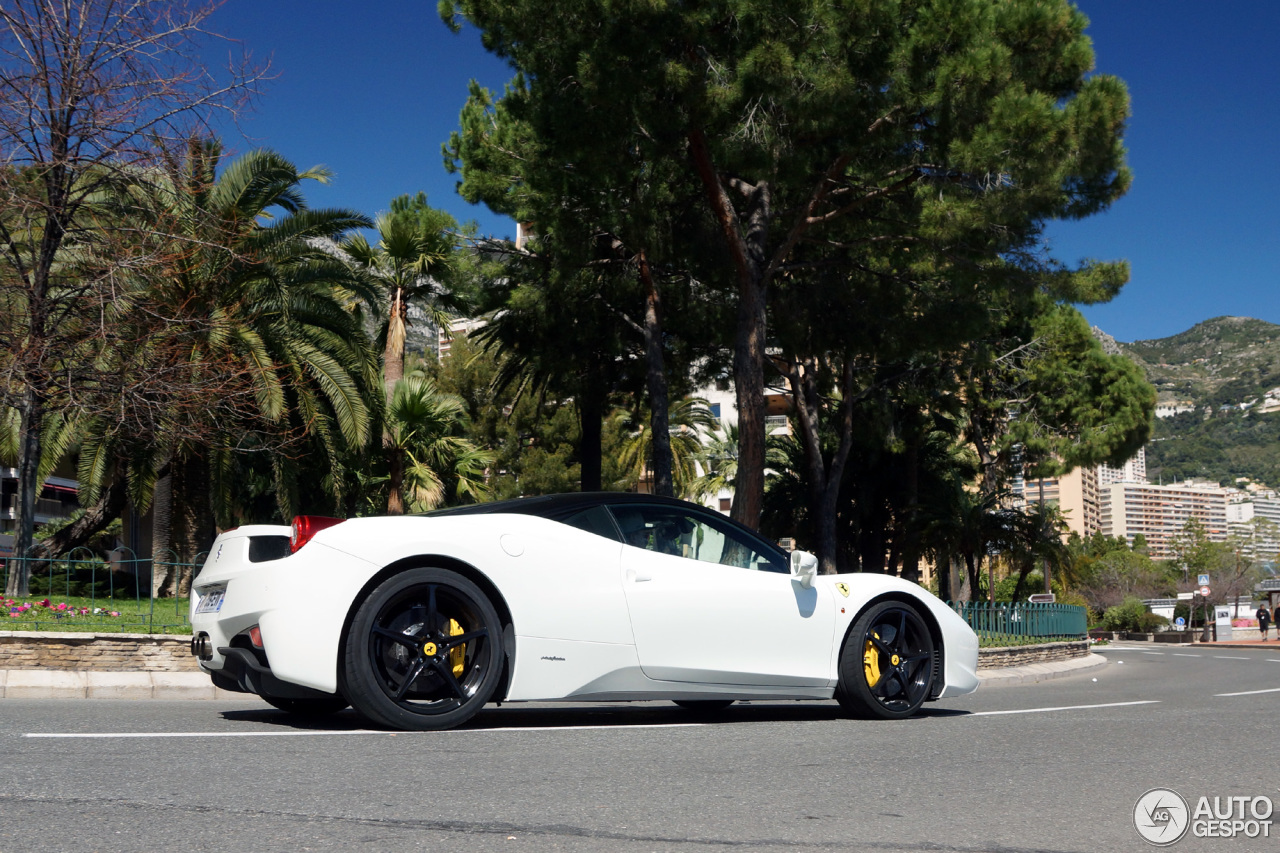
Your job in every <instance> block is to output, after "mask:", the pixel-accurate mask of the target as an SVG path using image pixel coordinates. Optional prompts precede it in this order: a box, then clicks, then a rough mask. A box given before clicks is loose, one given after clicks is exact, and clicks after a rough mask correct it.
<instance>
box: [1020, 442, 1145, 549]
mask: <svg viewBox="0 0 1280 853" xmlns="http://www.w3.org/2000/svg"><path fill="white" fill-rule="evenodd" d="M1146 481H1147V454H1146V451H1144V450H1139V451H1138V452H1137V453H1136V454H1135V455H1134V457H1133V458H1132V459H1130V460H1129V461H1128V462H1126V463H1124V464H1123V465H1121V466H1119V467H1113V466H1111V465H1095V466H1092V467H1089V468H1077V469H1075V470H1074V471H1071V472H1069V473H1067V474H1063V475H1062V476H1061V477H1056V478H1045V479H1043V480H1038V479H1032V480H1027V481H1026V482H1025V483H1024V484H1022V488H1021V496H1022V503H1023V505H1024V506H1036V505H1039V504H1041V503H1044V504H1046V505H1048V506H1056V507H1058V509H1059V510H1060V511H1061V512H1062V516H1063V519H1064V520H1065V521H1066V522H1067V529H1068V530H1069V531H1071V532H1073V533H1076V534H1078V535H1080V536H1091V535H1093V534H1094V533H1095V532H1097V531H1098V530H1101V529H1102V490H1103V489H1104V488H1106V487H1108V486H1110V485H1112V484H1113V483H1124V482H1135V483H1145V482H1146ZM1014 491H1015V493H1017V492H1018V491H1019V489H1018V488H1017V487H1016V486H1015V489H1014Z"/></svg>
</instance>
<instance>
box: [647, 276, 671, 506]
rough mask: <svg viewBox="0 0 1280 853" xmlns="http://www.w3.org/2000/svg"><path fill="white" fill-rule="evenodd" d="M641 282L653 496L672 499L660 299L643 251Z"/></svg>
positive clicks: (665, 372)
mask: <svg viewBox="0 0 1280 853" xmlns="http://www.w3.org/2000/svg"><path fill="white" fill-rule="evenodd" d="M639 262H640V280H641V281H642V282H643V283H644V289H645V301H644V354H645V380H646V384H647V385H648V388H649V408H650V415H649V417H650V421H649V424H650V428H651V430H652V435H651V438H650V440H651V441H652V442H653V493H654V494H655V495H661V496H662V497H667V498H671V497H675V484H674V482H673V478H672V472H671V467H672V457H671V424H670V422H669V420H668V407H669V400H668V397H667V370H666V367H665V365H664V364H663V357H662V297H661V295H660V294H659V293H658V286H657V284H656V283H655V282H654V280H653V270H651V269H650V268H649V261H648V260H647V259H646V258H645V255H644V252H641V253H640V255H639Z"/></svg>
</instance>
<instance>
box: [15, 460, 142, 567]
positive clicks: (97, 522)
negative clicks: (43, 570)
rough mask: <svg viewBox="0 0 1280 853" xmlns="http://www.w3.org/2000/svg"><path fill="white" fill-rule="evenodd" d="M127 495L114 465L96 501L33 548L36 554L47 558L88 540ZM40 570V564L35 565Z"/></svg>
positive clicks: (113, 517) (116, 511)
mask: <svg viewBox="0 0 1280 853" xmlns="http://www.w3.org/2000/svg"><path fill="white" fill-rule="evenodd" d="M126 501H127V496H126V492H125V472H124V469H123V466H121V465H120V464H119V463H117V465H116V470H115V474H114V475H113V476H112V478H111V482H110V483H108V484H107V487H106V489H104V490H103V492H102V494H101V495H100V496H99V497H98V500H97V502H96V503H94V504H93V505H92V506H89V507H86V508H85V510H84V513H83V514H82V515H81V516H80V517H79V518H77V519H76V520H75V521H74V522H72V523H71V524H68V525H67V526H66V527H64V528H62V529H61V530H59V531H58V532H57V533H55V534H53V535H52V536H50V537H49V538H48V539H46V540H44V541H43V542H41V543H40V544H39V545H37V546H36V547H35V549H34V552H35V555H36V556H39V557H41V558H44V559H47V558H50V557H56V556H58V555H59V554H66V553H67V552H68V551H71V550H73V549H75V548H79V547H81V546H82V545H85V544H86V543H88V541H89V540H90V539H92V538H93V537H94V536H96V535H98V534H99V533H101V532H102V531H103V530H105V529H106V528H107V526H108V525H109V524H111V522H112V521H115V520H116V519H117V518H119V517H120V514H121V513H123V512H124V507H125V503H126ZM35 570H39V566H36V567H35Z"/></svg>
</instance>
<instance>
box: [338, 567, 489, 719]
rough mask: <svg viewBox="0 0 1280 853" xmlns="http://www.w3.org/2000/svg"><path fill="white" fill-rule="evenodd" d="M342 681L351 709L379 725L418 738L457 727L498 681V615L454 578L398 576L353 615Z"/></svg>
mask: <svg viewBox="0 0 1280 853" xmlns="http://www.w3.org/2000/svg"><path fill="white" fill-rule="evenodd" d="M343 674H344V679H343V684H344V692H345V693H346V695H347V698H348V699H350V701H351V704H352V706H353V707H354V708H355V709H356V710H357V711H359V712H360V713H361V714H363V715H365V716H366V717H368V718H369V719H370V720H372V721H374V722H376V723H381V724H383V725H387V726H391V727H392V728H397V729H405V730H417V731H427V730H432V729H448V728H452V727H453V726H457V725H460V724H462V723H464V722H466V721H467V720H469V719H470V718H471V717H472V716H473V715H474V714H475V713H476V712H477V711H479V710H480V709H481V708H482V707H484V704H485V703H486V702H488V701H489V697H491V696H492V695H493V692H494V690H495V689H496V688H497V686H498V681H499V679H500V678H501V677H502V627H501V625H500V624H499V622H498V614H497V611H496V610H495V609H494V607H493V604H492V603H491V602H490V601H489V599H488V597H487V596H486V595H485V594H484V592H483V591H482V590H481V589H480V588H479V587H478V586H476V585H475V584H474V583H472V582H471V581H469V580H467V579H466V578H465V577H463V576H462V575H460V574H458V573H457V572H451V571H448V570H446V569H434V568H423V569H411V570H409V571H406V572H402V573H401V574H398V575H395V576H393V577H391V578H389V579H387V580H386V581H385V582H383V583H382V584H381V585H380V586H378V587H377V588H376V589H374V590H373V592H372V593H370V595H369V597H368V598H367V599H365V601H364V603H363V604H361V605H360V608H359V610H357V611H356V615H355V618H354V619H353V620H352V622H351V629H350V632H349V633H348V635H347V648H346V655H345V658H344V673H343Z"/></svg>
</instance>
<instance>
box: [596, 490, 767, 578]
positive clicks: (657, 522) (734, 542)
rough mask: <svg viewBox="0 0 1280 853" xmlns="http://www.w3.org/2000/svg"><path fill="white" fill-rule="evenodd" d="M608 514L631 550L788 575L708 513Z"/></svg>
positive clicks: (632, 507)
mask: <svg viewBox="0 0 1280 853" xmlns="http://www.w3.org/2000/svg"><path fill="white" fill-rule="evenodd" d="M612 511H613V516H614V519H615V520H616V521H617V522H618V527H619V529H620V530H621V531H622V539H623V542H625V543H626V544H628V545H631V546H633V547H636V548H644V549H645V550H648V551H657V552H659V553H661V554H671V555H672V556H676V557H684V558H686V559H689V560H698V561H700V562H703V563H716V564H719V565H722V566H735V567H737V568H740V569H751V570H755V571H766V572H781V573H783V574H786V573H788V572H789V571H790V569H789V568H788V567H787V566H786V565H785V564H782V563H779V562H778V560H777V558H776V557H774V556H773V555H772V554H770V553H769V552H768V551H765V550H764V549H763V548H762V547H761V546H760V545H759V543H755V542H752V541H751V539H750V537H748V536H746V535H744V534H743V533H742V531H740V530H737V529H735V528H734V527H733V526H732V525H731V524H729V523H728V522H727V521H723V520H721V519H719V518H718V517H716V516H713V515H712V514H710V513H708V514H707V515H705V516H703V515H701V514H698V513H689V512H684V511H682V510H680V509H678V508H676V507H669V506H646V505H644V504H629V505H624V506H615V507H612Z"/></svg>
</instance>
